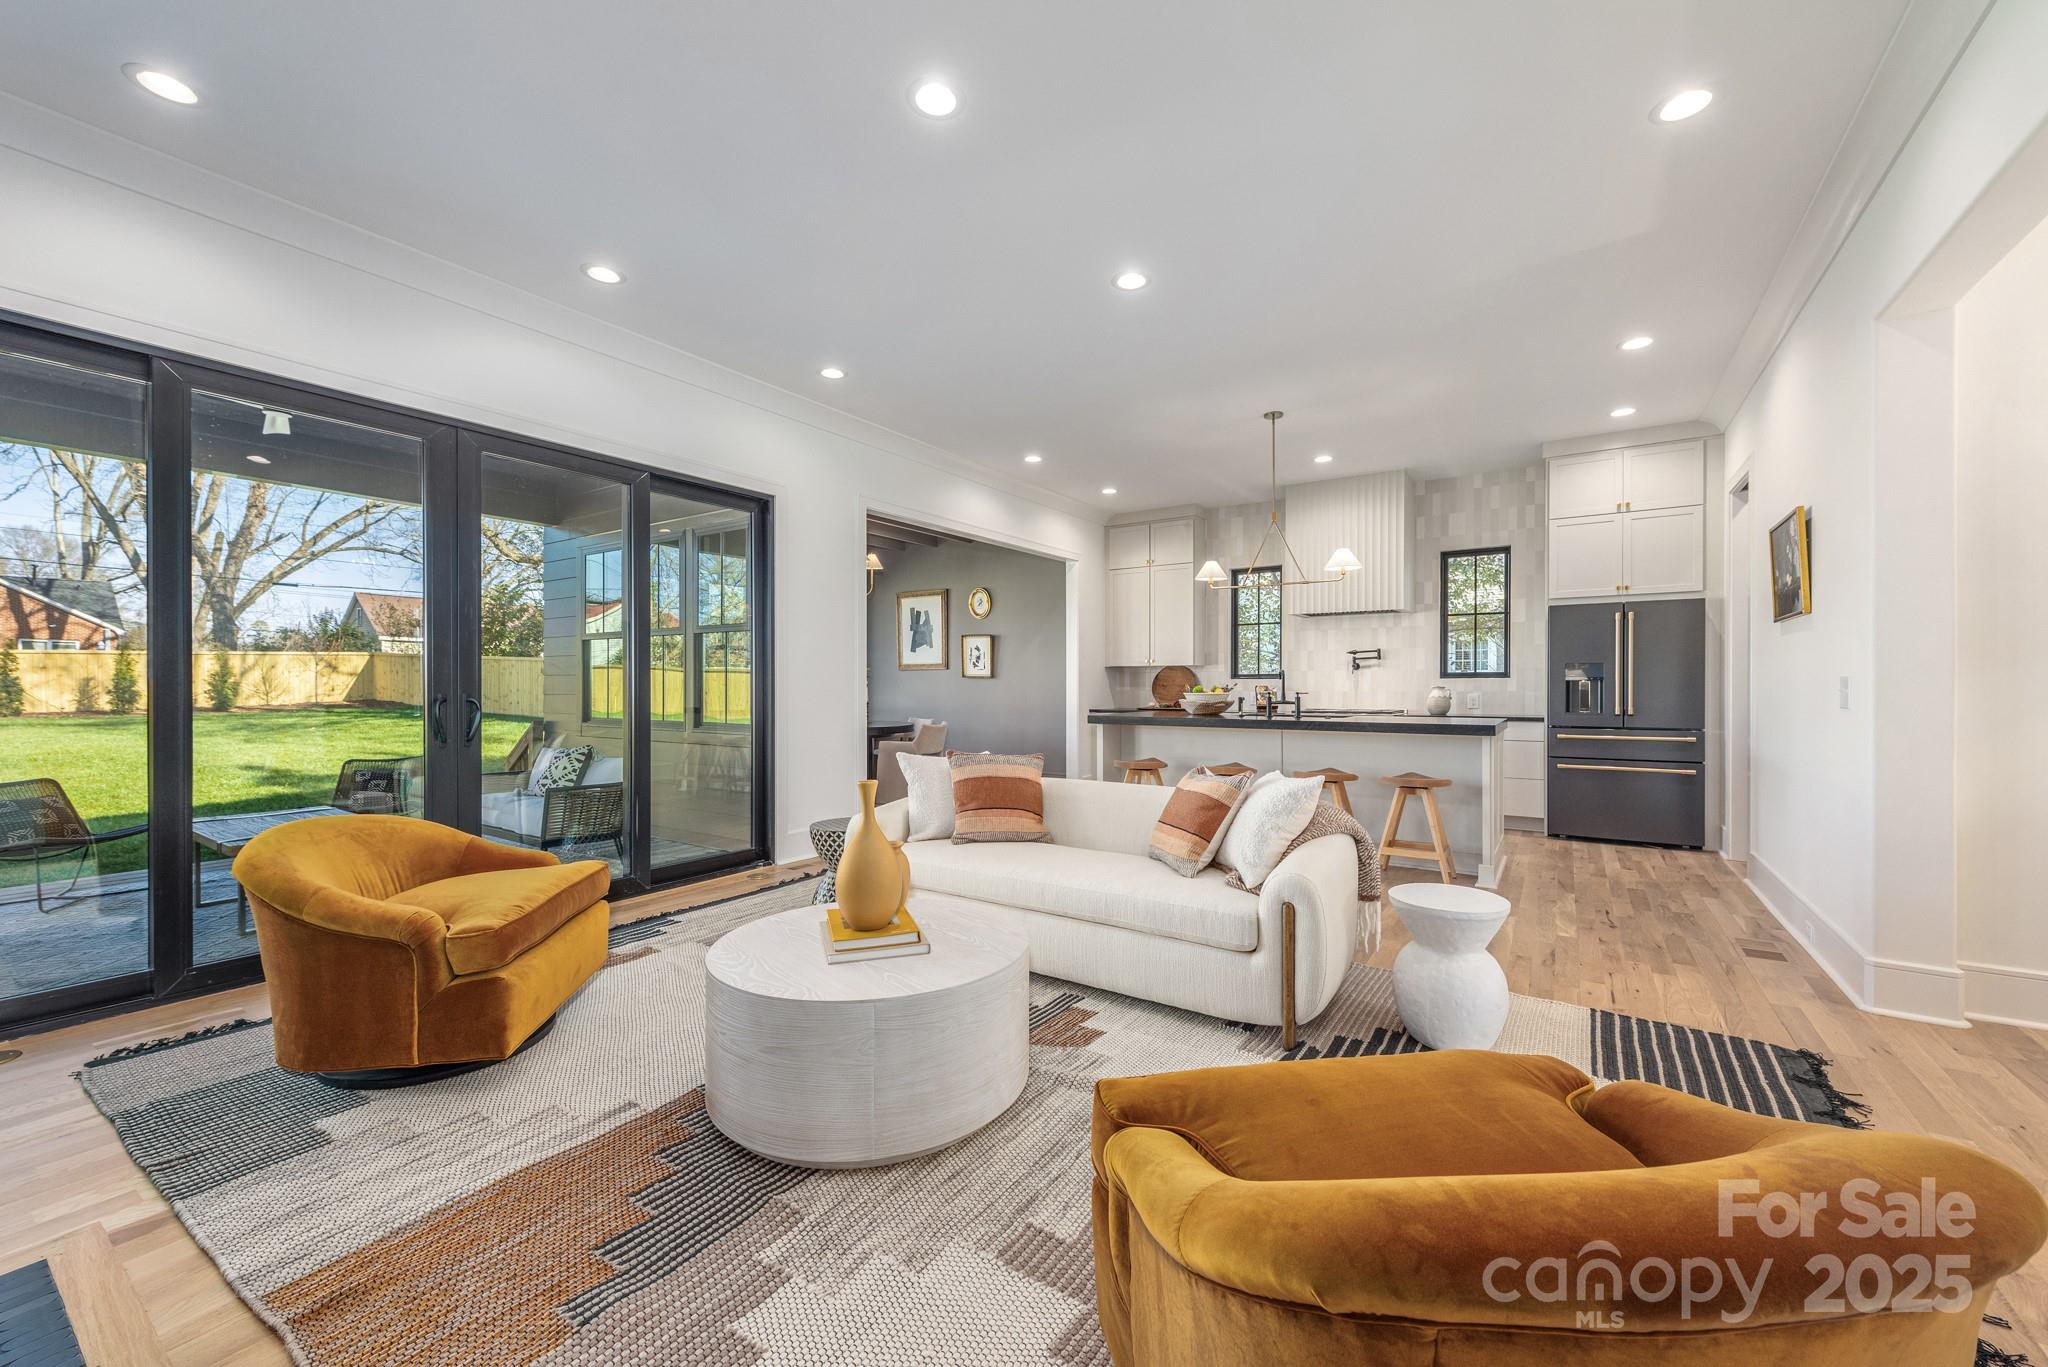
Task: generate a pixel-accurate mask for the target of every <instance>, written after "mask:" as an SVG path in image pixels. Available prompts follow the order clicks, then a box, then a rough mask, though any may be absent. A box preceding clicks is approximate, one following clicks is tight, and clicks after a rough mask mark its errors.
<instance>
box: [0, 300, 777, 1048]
mask: <svg viewBox="0 0 2048 1367" xmlns="http://www.w3.org/2000/svg"><path fill="white" fill-rule="evenodd" d="M769 513H770V506H769V504H768V503H767V502H766V501H765V500H761V499H756V498H754V497H752V496H749V495H746V494H742V493H739V492H736V491H731V490H724V489H718V488H714V487H710V486H705V485H700V484H697V483H694V482H691V481H685V480H681V479H679V478H675V477H672V476H666V475H656V474H654V473H653V472H651V471H647V470H643V469H638V468H635V467H633V466H630V465H626V464H622V463H620V462H617V461H612V460H606V459H602V458H599V457H596V456H591V455H588V454H584V453H580V452H573V451H567V450H563V449H560V448H558V447H552V446H546V445H541V444H538V443H533V442H526V441H521V440H517V439H514V438H512V437H508V436H503V435H499V434H493V433H488V432H483V431H480V430H475V429H465V428H461V427H459V426H458V425H456V424H453V423H448V422H444V421H442V420H439V419H436V418H434V417H431V416H428V415H422V414H417V413H411V412H408V411H405V410H402V409H396V408H392V407H389V406H385V405H380V404H372V403H367V402H362V401H359V400H355V399H351V398H347V397H344V396H339V395H334V394H329V393H325V392H321V391H316V390H312V389H307V388H304V387H301V386H295V385H287V384H283V383H280V382H277V381H273V380H270V379H267V378H265V377H262V376H256V375H248V374H243V373H239V372H234V371H228V370H224V369H221V368H219V367H213V366H203V365H199V364H196V363H192V362H187V361H184V360H181V359H176V358H171V357H165V356H161V355H154V354H150V353H147V352H143V351H140V350H137V349H134V348H128V347H123V346H120V345H118V344H111V343H102V342H99V341H96V340H92V339H80V338H72V337H67V336H59V335H56V334H53V333H51V332H49V331H46V330H43V329H39V328H33V327H27V326H20V325H17V324H16V323H14V322H12V321H9V320H6V319H0V1026H4V1025H6V1024H9V1023H12V1022H20V1021H48V1020H53V1019H56V1018H59V1017H62V1016H64V1015H66V1014H73V1013H77V1012H81V1011H94V1010H100V1009H104V1008H108V1007H112V1006H119V1005H125V1004H138V1003H141V1002H144V1001H148V1000H152V999H161V998H164V997H169V996H176V995H183V994H188V993H192V992H198V991H204V990H207V989H210V988H215V987H221V986H226V985H229V984H233V983H237V982H247V981H251V980H253V979H254V978H256V977H257V976H258V975H259V973H260V971H261V970H260V961H259V958H258V954H257V949H258V943H257V936H256V934H255V928H254V925H253V923H252V918H251V916H250V915H249V911H248V908H247V905H246V903H245V901H244V900H243V898H242V896H241V893H240V890H239V888H238V887H237V886H236V884H235V882H234V880H233V876H232V873H231V871H230V870H231V867H232V863H233V859H234V856H235V855H236V854H237V853H238V852H239V851H240V850H241V849H242V847H243V846H244V845H246V844H247V843H248V842H249V841H250V840H252V839H254V838H255V837H256V836H257V835H259V834H260V833H261V832H262V831H264V830H266V829H269V828H271V827H274V826H276V825H279V824H281V823H284V822H288V821H292V820H297V819H302V818H305V817H308V816H314V815H328V814H334V813H375V814H392V815H402V816H410V817H418V818H424V819H427V820H431V821H438V822H441V823H443V824H446V825H451V826H455V827H457V828H459V829H463V830H467V831H472V832H476V833H479V834H481V835H483V836H485V837H486V838H488V839H492V840H499V841H505V842H508V843H512V844H516V845H521V846H525V847H527V848H532V849H543V850H547V851H550V852H552V853H554V854H557V855H559V856H560V857H562V858H564V859H602V860H604V861H605V862H606V863H607V864H609V865H610V866H611V869H612V873H613V882H614V887H615V889H616V894H617V895H626V896H630V895H632V894H634V893H637V892H643V891H646V890H648V889H649V888H652V887H654V886H656V885H658V884H660V883H664V882H669V881H673V880H677V879H681V878H687V877H691V876H694V875H698V874H703V873H708V872H712V871H715V870H719V869H725V868H732V867H736V866H739V865H743V864H746V863H750V862H755V861H758V860H762V859H765V858H766V857H767V855H768V845H769V840H768V820H769V817H768V812H769V807H768V792H767V786H768V785H767V775H768V774H769V773H770V765H769V763H768V759H769V751H768V736H769V726H768V707H769V699H770V697H771V695H772V689H771V687H770V685H769V660H768V652H767V650H766V649H765V642H766V641H767V640H768V623H767V620H766V619H767V605H768V602H769V594H768V587H767V583H766V573H767V568H768V566H767V557H766V555H765V553H764V548H765V546H766V545H767V540H768V528H769V522H768V519H769Z"/></svg>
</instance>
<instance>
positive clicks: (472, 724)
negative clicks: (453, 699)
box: [462, 698, 484, 745]
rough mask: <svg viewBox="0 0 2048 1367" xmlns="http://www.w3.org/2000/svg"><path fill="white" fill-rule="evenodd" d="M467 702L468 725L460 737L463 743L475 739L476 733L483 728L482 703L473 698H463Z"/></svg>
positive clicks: (466, 743)
mask: <svg viewBox="0 0 2048 1367" xmlns="http://www.w3.org/2000/svg"><path fill="white" fill-rule="evenodd" d="M464 701H466V702H467V703H468V704H469V726H468V728H467V730H466V732H465V733H464V735H463V737H462V743H463V744H464V745H468V744H471V743H472V742H474V741H475V740H476V733H477V732H479V731H481V730H483V729H484V705H483V704H482V703H480V702H478V701H477V700H476V699H475V698H467V699H464Z"/></svg>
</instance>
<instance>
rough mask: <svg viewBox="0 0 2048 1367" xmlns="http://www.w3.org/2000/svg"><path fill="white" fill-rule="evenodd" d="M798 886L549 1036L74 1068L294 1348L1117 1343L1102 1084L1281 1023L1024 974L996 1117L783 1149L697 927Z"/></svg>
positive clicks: (1712, 1070) (657, 956)
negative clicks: (718, 1057) (1013, 1061)
mask: <svg viewBox="0 0 2048 1367" xmlns="http://www.w3.org/2000/svg"><path fill="white" fill-rule="evenodd" d="M810 894H811V889H810V887H809V886H808V885H807V884H802V883H799V884H793V885H789V886H785V887H781V888H776V889H772V890H770V891H768V892H764V893H759V894H755V895H752V896H748V897H745V898H740V899H737V900H735V901H732V902H728V903H725V904H722V905H719V906H715V907H709V908H701V909H698V910H695V911H691V912H688V913H685V914H680V915H677V916H674V917H671V918H667V919H664V920H658V921H646V922H640V923H638V924H635V925H630V926H625V927H621V928H620V929H618V930H617V931H615V932H614V934H613V952H612V956H611V959H610V961H609V963H608V964H607V966H606V968H605V969H604V971H602V972H601V973H599V974H598V975H597V977H596V978H594V979H593V980H592V981H591V983H590V984H589V986H587V987H586V988H585V989H584V990H583V992H582V993H581V994H580V995H579V996H578V997H577V998H576V999H575V1000H574V1001H573V1002H571V1003H570V1004H569V1005H568V1006H567V1007H565V1008H564V1009H563V1011H562V1015H561V1020H560V1023H559V1025H558V1026H557V1028H556V1029H555V1032H554V1034H553V1036H552V1037H551V1038H550V1039H548V1040H547V1041H545V1042H544V1043H542V1044H541V1045H539V1046H537V1047H536V1048H535V1049H534V1050H533V1051H532V1052H531V1053H529V1054H525V1055H522V1056H520V1057H519V1058H516V1059H514V1060H512V1061H511V1062H509V1063H506V1064H503V1065H501V1066H499V1067H495V1068H490V1069H486V1070H484V1071H482V1072H478V1073H472V1074H469V1075H468V1076H465V1077H458V1078H450V1079H446V1080H444V1081H441V1082H435V1083H429V1084H425V1085H422V1086H417V1087H411V1088H404V1089H400V1090H397V1091H386V1092H360V1093H358V1092H348V1091H342V1090H338V1089H336V1088H333V1087H329V1086H327V1085H326V1084H324V1083H322V1082H320V1081H318V1080H316V1079H313V1078H308V1077H301V1076H297V1075H294V1074H290V1073H285V1072H282V1071H280V1070H279V1069H278V1068H276V1067H275V1066H274V1065H273V1063H272V1061H271V1041H270V1029H269V1027H268V1024H267V1023H265V1022H256V1023H246V1022H237V1023H236V1025H235V1026H232V1027H226V1028H223V1029H221V1030H217V1031H213V1032H208V1033H205V1034H203V1035H200V1036H196V1037H189V1038H187V1039H183V1040H177V1041H164V1042H159V1043H156V1044H151V1045H142V1046H138V1047H136V1048H134V1049H130V1050H125V1051H122V1052H121V1053H119V1054H118V1055H110V1056H108V1057H107V1058H104V1059H98V1060H95V1061H94V1062H93V1063H91V1064H89V1065H87V1067H86V1069H85V1071H84V1073H83V1074H82V1080H83V1083H84V1086H85V1089H86V1091H87V1092H88V1093H89V1094H90V1095H91V1096H92V1099H93V1100H94V1102H96V1103H97V1104H98V1105H99V1107H100V1109H101V1110H102V1111H104V1112H105V1113H106V1114H107V1116H108V1118H109V1119H111V1120H112V1121H113V1123H114V1126H115V1128H116V1130H117V1131H118V1132H119V1134H120V1137H121V1140H122V1142H123V1143H124V1144H125V1145H126V1146H127V1148H128V1152H129V1153H130V1154H131V1155H132V1156H133V1157H134V1159H135V1161H136V1162H137V1163H138V1164H140V1165H141V1167H142V1169H143V1170H144V1171H145V1172H146V1173H148V1174H149V1176H150V1178H151V1180H153V1181H154V1182H155V1183H156V1185H157V1186H158V1187H159V1188H160V1189H161V1190H162V1191H163V1193H164V1195H165V1196H166V1197H167V1198H168V1199H169V1200H170V1202H171V1204H172V1205H173V1206H174V1207H175V1209H176V1210H177V1212H178V1215H179V1218H181V1219H182V1220H183V1221H184V1222H185V1224H186V1226H187V1227H188V1228H190V1230H191V1231H192V1234H193V1237H194V1238H196V1239H197V1240H198V1241H199V1243H200V1244H201V1246H203V1247H204V1248H205V1249H206V1250H207V1252H208V1253H209V1254H211V1255H212V1257H213V1259H214V1261H215V1262H217V1263H218V1264H219V1265H220V1267H221V1270H222V1271H223V1272H224V1273H225V1274H226V1276H227V1279H228V1281H229V1282H230V1283H231V1284H232V1285H233V1286H234V1288H235V1290H236V1291H237V1292H238V1293H239V1294H240V1295H241V1296H242V1297H243V1298H244V1299H245V1300H246V1301H248V1303H249V1304H250V1306H251V1307H252V1308H253V1309H254V1310H255V1311H256V1313H257V1314H258V1315H260V1316H262V1317H263V1319H264V1320H266V1321H267V1322H268V1323H270V1324H271V1325H272V1326H274V1327H275V1328H276V1329H277V1330H278V1332H279V1333H280V1334H281V1335H283V1337H284V1340H285V1342H286V1344H287V1345H288V1346H289V1347H290V1349H291V1351H292V1354H293V1356H294V1357H295V1358H296V1359H297V1360H298V1361H300V1362H305V1363H319V1364H342V1363H347V1364H371V1363H392V1362H408V1363H410V1362H436V1363H476V1362H489V1363H494V1364H510V1363H544V1364H549V1367H586V1365H587V1367H631V1365H632V1364H664V1365H666V1364H676V1363H691V1364H698V1365H701V1367H714V1365H718V1364H732V1365H733V1367H740V1365H741V1364H767V1365H769V1367H827V1365H828V1364H830V1367H858V1365H859V1364H877V1365H878V1367H879V1365H880V1364H900V1363H946V1364H952V1363H960V1362H968V1361H971V1362H975V1363H978V1364H1031V1365H1032V1367H1045V1365H1046V1364H1072V1365H1073V1367H1107V1363H1108V1354H1107V1353H1106V1352H1105V1351H1104V1349H1103V1345H1102V1337H1101V1334H1100V1331H1099V1329H1098V1328H1097V1325H1096V1322H1095V1310H1094V1295H1095V1292H1094V1281H1093V1270H1092V1257H1091V1252H1090V1244H1089V1191H1088V1187H1089V1164H1088V1117H1089V1100H1090V1089H1091V1087H1092V1086H1093V1084H1094V1082H1095V1080H1096V1079H1097V1078H1099V1077H1104V1076H1119V1075H1124V1074H1133V1073H1153V1072H1163V1071H1167V1070H1170V1069H1178V1068H1197V1067H1208V1066H1213V1065H1218V1064H1232V1063H1253V1062H1258V1061H1262V1060H1268V1059H1277V1058H1280V1057H1282V1053H1281V1050H1280V1046H1279V1032H1278V1031H1277V1030H1273V1029H1265V1028H1254V1027H1249V1026H1239V1025H1231V1024H1228V1023H1226V1022H1222V1021H1217V1020H1212V1019H1210V1018H1208V1017H1205V1016H1197V1015H1192V1014H1190V1013H1188V1012H1184V1011H1176V1010H1173V1009H1170V1008H1167V1007H1161V1006H1156V1005H1153V1004H1151V1003H1148V1002H1142V1001H1137V1000H1134V999H1131V998H1128V997H1120V996H1117V995H1114V994H1112V993H1106V992H1099V991H1095V990H1094V989H1091V988H1084V987H1078V986H1075V985H1073V984H1070V983H1064V982H1058V981H1054V980H1051V979H1046V978H1034V979H1033V980H1032V1036H1031V1038H1032V1055H1031V1076H1030V1081H1029V1082H1028V1084H1027V1085H1026V1087H1025V1090H1024V1094H1023V1095H1022V1096H1021V1097H1020V1098H1019V1099H1018V1100H1017V1102H1016V1104H1015V1105H1013V1106H1012V1107H1011V1108H1010V1109H1009V1110H1008V1111H1007V1112H1006V1113H1005V1114H1004V1115H1003V1116H1002V1117H1001V1118H1000V1119H998V1120H996V1121H995V1122H994V1123H992V1124H990V1125H989V1126H987V1127H986V1128H984V1129H983V1130H981V1131H980V1132H978V1133H976V1134H974V1135H972V1136H970V1137H969V1138H967V1139H966V1140H963V1141H962V1142H961V1143H959V1144H957V1145H955V1146H953V1147H952V1148H950V1149H947V1150H945V1151H943V1152H941V1153H938V1154H934V1155H931V1156H929V1157H926V1158H921V1159H916V1160H913V1161H911V1162H908V1163H902V1164H898V1165H896V1166H894V1167H888V1168H870V1169H861V1170H853V1171H839V1172H815V1171H809V1170H804V1169H798V1168H791V1167H786V1166H784V1165H782V1164H778V1163H773V1162H770V1161H768V1160H766V1159H762V1158H758V1157H756V1156H754V1155H752V1154H750V1153H748V1152H747V1151H745V1150H743V1149H741V1148H739V1147H738V1146H736V1145H734V1144H732V1143H731V1142H730V1141H728V1140H726V1139H725V1138H724V1137H723V1136H722V1135H720V1134H719V1132H718V1131H717V1130H716V1129H714V1128H713V1127H712V1125H711V1124H710V1122H709V1120H708V1119H707V1118H706V1116H705V1113H704V1105H703V1100H704V1098H703V1085H702V1084H703V1078H704V1040H703V1021H704V1000H703V991H704V990H703V978H704V955H705V951H706V949H707V948H708V947H709V945H710V944H711V943H712V942H713V941H714V940H716V939H717V938H718V937H719V936H720V935H722V934H724V933H725V932H726V931H728V930H730V929H731V928H732V927H734V926H735V925H738V924H740V923H741V922H743V921H746V920H748V919H750V918H752V917H755V916H759V915H762V914H764V913H767V912H771V911H779V910H782V909H784V908H787V907H794V906H802V905H805V904H807V903H808V902H809V900H810ZM1304 1035H1305V1038H1304V1040H1303V1043H1302V1045H1301V1046H1300V1048H1298V1049H1297V1050H1296V1051H1295V1055H1296V1056H1298V1057H1318V1056H1333V1055H1352V1054H1378V1053H1395V1052H1408V1051H1410V1050H1413V1049H1416V1048H1418V1047H1420V1046H1418V1045H1417V1044H1416V1042H1415V1041H1414V1040H1413V1039H1412V1038H1410V1037H1409V1036H1407V1035H1404V1034H1402V1033H1401V1030H1400V1022H1399V1020H1398V1018H1397V1017H1396V1016H1395V1013H1394V1007H1393V988H1392V981H1391V976H1390V975H1389V974H1387V973H1386V972H1384V971H1381V970H1377V969H1369V968H1364V967H1355V968H1354V969H1353V970H1352V972H1351V975H1350V978H1349V979H1348V980H1347V981H1346V983H1345V985H1344V987H1343V989H1342V991H1341V992H1340V994H1339V996H1338V998H1337V1000H1336V1002H1335V1004H1334V1005H1333V1006H1332V1007H1331V1009H1330V1010H1329V1011H1327V1012H1325V1013H1324V1014H1323V1016H1322V1017H1321V1018H1320V1019H1319V1020H1317V1021H1315V1022H1314V1023H1313V1024H1312V1025H1310V1026H1308V1027H1306V1028H1305V1030H1304ZM1498 1047H1499V1048H1501V1049H1503V1050H1509V1051H1514V1052H1535V1053H1547V1054H1554V1055H1556V1056H1558V1057H1560V1058H1563V1059H1565V1060H1567V1061H1569V1062H1571V1063H1574V1064H1576V1065H1578V1066H1579V1067H1581V1068H1583V1069H1585V1070H1586V1071H1588V1072H1590V1073H1593V1074H1595V1075H1597V1076H1602V1077H1606V1078H1610V1079H1612V1078H1623V1077H1640V1078H1647V1079H1649V1080H1651V1081H1656V1082H1662V1083H1665V1084H1667V1085H1671V1086H1676V1087H1683V1088H1685V1089H1686V1090H1688V1091H1692V1092H1696V1093H1698V1094H1700V1095H1703V1096H1709V1097H1712V1098H1714V1099H1715V1100H1719V1101H1725V1102H1728V1103H1729V1104H1731V1105H1734V1106H1739V1107H1742V1108H1743V1109H1745V1110H1751V1111H1757V1112H1761V1113H1764V1114H1768V1115H1776V1116H1785V1117H1793V1118H1799V1119H1809V1120H1825V1121H1831V1122H1833V1123H1835V1124H1853V1123H1856V1122H1855V1120H1854V1118H1853V1113H1854V1112H1855V1111H1856V1110H1857V1109H1858V1108H1857V1107H1856V1105H1855V1103H1854V1102H1852V1101H1850V1100H1849V1099H1848V1098H1847V1097H1845V1096H1843V1095H1842V1094H1841V1093H1839V1092H1837V1091H1836V1090H1835V1089H1834V1088H1833V1086H1832V1085H1831V1084H1830V1083H1829V1081H1828V1077H1827V1070H1826V1066H1825V1064H1824V1062H1823V1061H1822V1060H1821V1059H1820V1058H1818V1057H1817V1056H1815V1055H1813V1054H1810V1053H1804V1052H1801V1051H1799V1050H1794V1049H1787V1048H1784V1047H1782V1046H1779V1045H1774V1044H1767V1043H1764V1042H1762V1041H1758V1040H1748V1039H1739V1038H1734V1037H1731V1036H1727V1035H1717V1034H1713V1033H1711V1032H1708V1031H1701V1030H1688V1029H1683V1028H1680V1027H1677V1026H1672V1025H1667V1024H1663V1023H1661V1022H1656V1021H1646V1020H1640V1019H1636V1018H1633V1017H1628V1016H1617V1015H1613V1014H1611V1013H1608V1012H1602V1011H1590V1010H1587V1009H1586V1008H1584V1007H1579V1006H1570V1005H1567V1004H1564V1003H1561V1002H1549V1001H1539V1000H1536V999H1533V998H1527V997H1517V998H1515V1000H1514V1004H1513V1009H1512V1011H1511V1013H1510V1015H1509V1018H1508V1026H1507V1032H1506V1034H1505V1035H1504V1036H1503V1038H1502V1039H1501V1041H1500V1044H1499V1046H1498Z"/></svg>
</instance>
